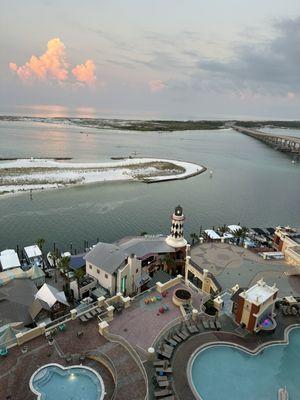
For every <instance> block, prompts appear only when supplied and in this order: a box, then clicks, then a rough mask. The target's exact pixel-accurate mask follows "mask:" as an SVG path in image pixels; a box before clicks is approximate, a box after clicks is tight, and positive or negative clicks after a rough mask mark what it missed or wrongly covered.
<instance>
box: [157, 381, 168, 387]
mask: <svg viewBox="0 0 300 400" xmlns="http://www.w3.org/2000/svg"><path fill="white" fill-rule="evenodd" d="M158 386H159V387H168V386H170V381H168V380H166V381H160V382H158Z"/></svg>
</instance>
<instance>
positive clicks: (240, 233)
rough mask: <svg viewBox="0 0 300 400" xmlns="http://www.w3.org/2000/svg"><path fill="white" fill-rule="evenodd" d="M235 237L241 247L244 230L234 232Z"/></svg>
mask: <svg viewBox="0 0 300 400" xmlns="http://www.w3.org/2000/svg"><path fill="white" fill-rule="evenodd" d="M233 236H234V237H235V239H236V244H237V245H238V246H239V244H240V241H241V239H242V236H243V232H242V228H241V229H236V230H235V231H234V232H233Z"/></svg>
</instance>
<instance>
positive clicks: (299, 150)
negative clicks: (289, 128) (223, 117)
mask: <svg viewBox="0 0 300 400" xmlns="http://www.w3.org/2000/svg"><path fill="white" fill-rule="evenodd" d="M232 128H233V129H235V130H236V131H237V132H240V133H243V134H245V135H248V136H251V137H253V138H255V139H257V140H260V141H261V142H264V143H266V144H268V145H269V146H272V147H273V148H274V149H275V150H279V151H282V152H285V153H291V154H294V155H295V156H299V155H300V137H296V136H283V135H273V134H271V133H266V132H261V131H258V130H255V129H249V128H244V127H241V126H237V125H233V126H232Z"/></svg>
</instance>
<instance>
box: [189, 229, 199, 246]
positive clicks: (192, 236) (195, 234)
mask: <svg viewBox="0 0 300 400" xmlns="http://www.w3.org/2000/svg"><path fill="white" fill-rule="evenodd" d="M190 237H191V239H192V246H194V244H195V241H197V240H198V239H199V237H198V235H197V233H195V232H193V233H191V234H190Z"/></svg>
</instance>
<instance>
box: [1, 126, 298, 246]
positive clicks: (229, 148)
mask: <svg viewBox="0 0 300 400" xmlns="http://www.w3.org/2000/svg"><path fill="white" fill-rule="evenodd" d="M285 131H286V130H285ZM291 134H292V135H293V132H292V131H291ZM135 152H136V153H135ZM130 154H136V155H137V156H151V157H164V158H174V159H180V160H187V161H192V162H197V163H200V164H203V165H205V166H206V167H207V168H208V170H212V171H213V177H212V178H210V177H209V174H208V173H204V174H202V175H199V176H196V177H194V178H191V179H188V180H184V181H173V182H166V183H161V184H151V185H147V184H143V183H133V182H128V183H113V184H111V183H103V184H97V185H91V186H84V187H73V188H68V189H61V190H58V191H55V190H53V191H48V192H39V193H38V192H36V193H34V194H33V200H30V198H29V195H28V194H21V195H17V196H9V197H2V198H0V224H1V230H0V249H3V248H7V247H15V246H16V245H17V244H18V245H19V246H24V245H28V244H32V243H33V242H34V241H35V240H36V239H37V238H39V237H44V238H45V239H46V243H47V245H48V247H50V246H51V247H52V244H53V242H56V243H57V245H58V246H59V247H60V248H61V249H68V248H69V245H70V242H72V244H73V248H76V249H77V251H79V250H81V249H82V248H83V245H84V240H88V241H89V243H94V242H95V241H96V239H97V238H99V239H100V240H104V241H109V242H110V241H113V240H116V239H118V238H121V237H123V236H125V235H136V234H140V232H142V231H147V232H148V233H168V231H169V225H170V220H169V218H170V214H171V211H172V210H173V208H174V207H175V206H176V205H177V204H179V203H180V204H181V205H182V206H183V207H184V211H185V214H186V218H187V221H186V236H187V237H188V236H189V234H190V233H191V232H198V231H199V227H200V225H203V226H204V227H211V226H218V225H220V224H224V223H227V224H230V223H238V222H240V223H242V224H246V225H248V226H276V225H278V224H282V225H285V224H291V225H297V226H300V165H299V163H298V164H292V163H291V159H290V158H289V157H288V156H287V155H285V154H282V153H280V152H276V151H274V150H273V149H271V148H270V147H268V146H266V145H265V144H263V143H261V142H259V141H256V140H254V139H252V138H250V137H247V136H245V135H242V134H239V133H237V132H234V131H232V130H223V131H191V132H173V133H158V132H124V131H108V130H105V131H101V130H96V129H86V128H80V127H78V126H71V125H55V124H42V123H31V122H0V157H31V156H34V157H72V158H73V159H74V161H106V160H109V158H110V157H111V156H128V155H130Z"/></svg>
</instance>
